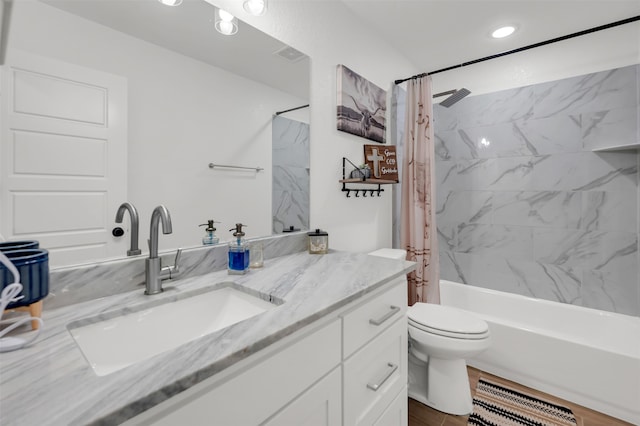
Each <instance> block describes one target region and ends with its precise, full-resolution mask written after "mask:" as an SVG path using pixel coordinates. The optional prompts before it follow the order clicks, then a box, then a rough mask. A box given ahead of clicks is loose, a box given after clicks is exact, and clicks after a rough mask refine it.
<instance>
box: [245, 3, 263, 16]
mask: <svg viewBox="0 0 640 426" xmlns="http://www.w3.org/2000/svg"><path fill="white" fill-rule="evenodd" d="M242 5H243V6H244V10H246V11H247V12H249V13H250V14H252V15H254V16H262V15H264V14H265V12H266V11H267V0H245V1H244V3H243V4H242Z"/></svg>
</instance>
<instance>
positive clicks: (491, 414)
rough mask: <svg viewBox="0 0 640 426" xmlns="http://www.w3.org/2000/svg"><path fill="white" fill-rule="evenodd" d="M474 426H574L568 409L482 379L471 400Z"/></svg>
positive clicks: (571, 413)
mask: <svg viewBox="0 0 640 426" xmlns="http://www.w3.org/2000/svg"><path fill="white" fill-rule="evenodd" d="M468 424H469V425H474V426H521V425H526V426H565V425H566V426H576V424H577V423H576V417H575V416H574V415H573V412H572V411H571V410H570V409H568V408H567V407H563V406H561V405H556V404H552V403H550V402H547V401H543V400H540V399H538V398H534V397H533V396H531V395H527V394H525V393H522V392H518V391H515V390H513V389H509V388H505V387H503V386H500V385H497V384H495V383H491V382H488V381H486V380H484V379H480V380H479V381H478V386H477V387H476V394H475V396H474V397H473V413H471V415H470V416H469V423H468Z"/></svg>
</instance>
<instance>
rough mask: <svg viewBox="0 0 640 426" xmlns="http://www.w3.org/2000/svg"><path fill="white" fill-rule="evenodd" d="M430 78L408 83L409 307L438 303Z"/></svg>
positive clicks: (405, 201) (405, 220)
mask: <svg viewBox="0 0 640 426" xmlns="http://www.w3.org/2000/svg"><path fill="white" fill-rule="evenodd" d="M434 142H435V139H434V135H433V105H432V98H431V78H430V77H429V76H425V77H421V78H417V79H412V80H409V82H408V85H407V104H406V117H405V132H404V155H403V157H404V158H403V166H402V179H401V182H402V185H401V188H402V189H401V191H402V207H401V225H400V226H401V237H400V238H401V244H402V247H403V248H404V249H405V250H407V260H411V261H414V262H417V267H416V270H415V271H414V272H412V273H411V274H409V275H408V285H409V289H408V290H409V300H408V302H409V306H411V305H413V304H414V303H416V302H429V303H440V285H439V273H438V272H439V271H438V240H437V229H436V224H435V219H436V212H435V153H434Z"/></svg>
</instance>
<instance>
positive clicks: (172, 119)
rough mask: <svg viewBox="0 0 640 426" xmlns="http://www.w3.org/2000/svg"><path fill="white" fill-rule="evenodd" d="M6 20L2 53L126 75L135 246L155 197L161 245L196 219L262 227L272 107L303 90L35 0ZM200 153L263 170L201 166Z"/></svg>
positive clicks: (184, 239) (197, 235) (173, 242)
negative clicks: (168, 223)
mask: <svg viewBox="0 0 640 426" xmlns="http://www.w3.org/2000/svg"><path fill="white" fill-rule="evenodd" d="M9 28H10V33H9V38H8V48H9V55H8V57H7V61H10V60H11V56H10V55H11V49H21V50H25V51H29V52H31V53H36V54H39V55H43V56H47V57H52V58H56V59H59V60H62V61H65V62H69V63H73V64H77V65H81V66H85V67H88V68H93V69H99V70H102V71H105V72H108V73H112V74H117V75H121V76H124V77H126V78H127V80H128V99H129V106H128V107H129V120H128V122H129V132H128V143H129V149H128V176H129V179H128V200H122V201H123V202H124V201H130V202H132V203H134V204H135V206H136V207H137V208H138V210H139V213H140V219H141V223H140V248H141V249H142V250H143V251H146V249H147V243H146V239H147V238H148V234H149V219H150V216H151V212H152V211H153V209H154V207H155V206H157V205H159V204H165V205H166V206H167V208H168V209H169V211H170V213H171V216H172V219H173V220H172V222H173V234H171V235H163V236H161V237H160V249H161V250H162V249H168V248H174V247H178V246H182V247H188V246H195V245H198V244H200V243H201V238H202V236H203V235H204V227H202V228H199V227H198V225H199V224H202V223H206V222H207V220H208V219H215V220H216V221H221V222H222V223H221V224H220V225H217V227H218V233H219V236H220V237H221V239H229V238H230V237H229V236H230V233H229V232H228V229H230V228H231V227H232V226H233V225H234V224H235V223H236V222H242V223H246V224H249V227H248V228H247V235H248V236H260V235H269V234H270V233H271V118H272V114H273V113H275V112H276V111H279V110H284V109H288V108H291V107H293V106H297V105H302V104H305V103H307V100H303V99H300V98H297V97H294V96H291V95H288V94H285V93H283V92H280V91H277V90H275V89H272V88H270V87H267V86H264V85H262V84H258V83H256V82H253V81H251V80H247V79H245V78H241V77H238V76H236V75H233V74H230V73H228V72H226V71H224V70H221V69H219V68H215V67H212V66H209V65H207V64H204V63H202V62H199V61H196V60H193V59H191V58H188V57H185V56H182V55H179V54H176V53H174V52H171V51H168V50H166V49H162V48H160V47H158V46H155V45H153V44H150V43H147V42H144V41H141V40H138V39H135V38H132V37H129V36H127V35H124V34H122V33H119V32H116V31H113V30H111V29H108V28H106V27H103V26H100V25H97V24H95V23H92V22H90V21H87V20H84V19H81V18H78V17H75V16H73V15H70V14H67V13H65V12H62V11H59V10H58V9H55V8H52V7H50V6H48V5H45V4H42V3H40V2H35V1H20V2H15V3H14V4H13V11H12V16H11V25H10V26H9ZM238 110H242V111H244V113H243V114H242V115H239V114H237V113H236V111H238ZM305 115H308V112H305V111H301V112H299V113H298V117H300V118H301V119H303V120H304V117H305ZM78 161H81V159H78ZM122 161H127V159H123V160H122ZM209 162H215V163H220V164H235V165H247V166H260V167H263V168H265V171H263V172H260V173H253V172H235V171H222V170H211V169H209V168H208V163H209ZM167 171H171V172H170V173H167ZM176 175H177V176H179V178H175V177H173V176H176ZM115 213H116V212H115V211H114V212H112V213H109V216H112V217H110V218H109V219H110V220H113V218H114V217H115ZM126 221H128V218H127V219H126ZM123 255H124V253H123Z"/></svg>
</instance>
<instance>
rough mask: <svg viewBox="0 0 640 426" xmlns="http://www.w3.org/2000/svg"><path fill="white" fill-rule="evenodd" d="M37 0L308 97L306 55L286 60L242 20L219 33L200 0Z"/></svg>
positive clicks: (276, 44)
mask: <svg viewBox="0 0 640 426" xmlns="http://www.w3.org/2000/svg"><path fill="white" fill-rule="evenodd" d="M15 1H19V0H15ZM41 1H42V2H43V3H47V4H49V5H51V6H54V7H56V8H59V9H62V10H64V11H66V12H69V13H72V14H75V15H78V16H81V17H83V18H85V19H88V20H91V21H94V22H97V23H99V24H102V25H104V26H107V27H110V28H113V29H115V30H117V31H120V32H123V33H126V34H129V35H132V36H134V37H137V38H140V39H142V40H145V41H148V42H150V43H153V44H156V45H158V46H161V47H164V48H167V49H169V50H173V51H174V52H178V53H180V54H183V55H185V56H189V57H191V58H195V59H197V60H199V61H202V62H205V63H208V64H211V65H214V66H217V67H219V68H223V69H225V70H228V71H230V72H232V73H234V74H238V75H241V76H243V77H246V78H249V79H251V80H255V81H259V82H261V83H263V84H266V85H268V86H271V87H275V88H277V89H280V90H282V91H284V92H287V93H290V94H293V95H295V96H298V97H300V98H302V99H308V98H309V58H308V57H305V58H303V59H301V60H298V61H289V60H287V59H284V58H283V57H281V56H279V55H275V54H274V53H275V52H277V51H280V50H281V49H283V48H287V47H288V46H287V45H285V44H284V43H282V42H281V41H278V40H276V39H274V38H273V37H270V36H268V35H267V34H265V33H263V32H261V31H259V30H257V29H256V28H254V27H252V26H250V25H247V24H245V23H244V22H240V23H239V31H238V33H237V34H235V35H234V36H232V37H229V36H223V35H222V34H219V33H217V32H216V30H215V29H214V25H213V21H214V7H213V6H212V5H210V4H209V3H207V2H205V1H203V0H184V2H183V4H182V5H180V6H179V7H168V6H164V5H162V4H160V2H158V1H157V0H126V1H123V0H81V1H79V0H41ZM265 70H269V72H266V71H265Z"/></svg>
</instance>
